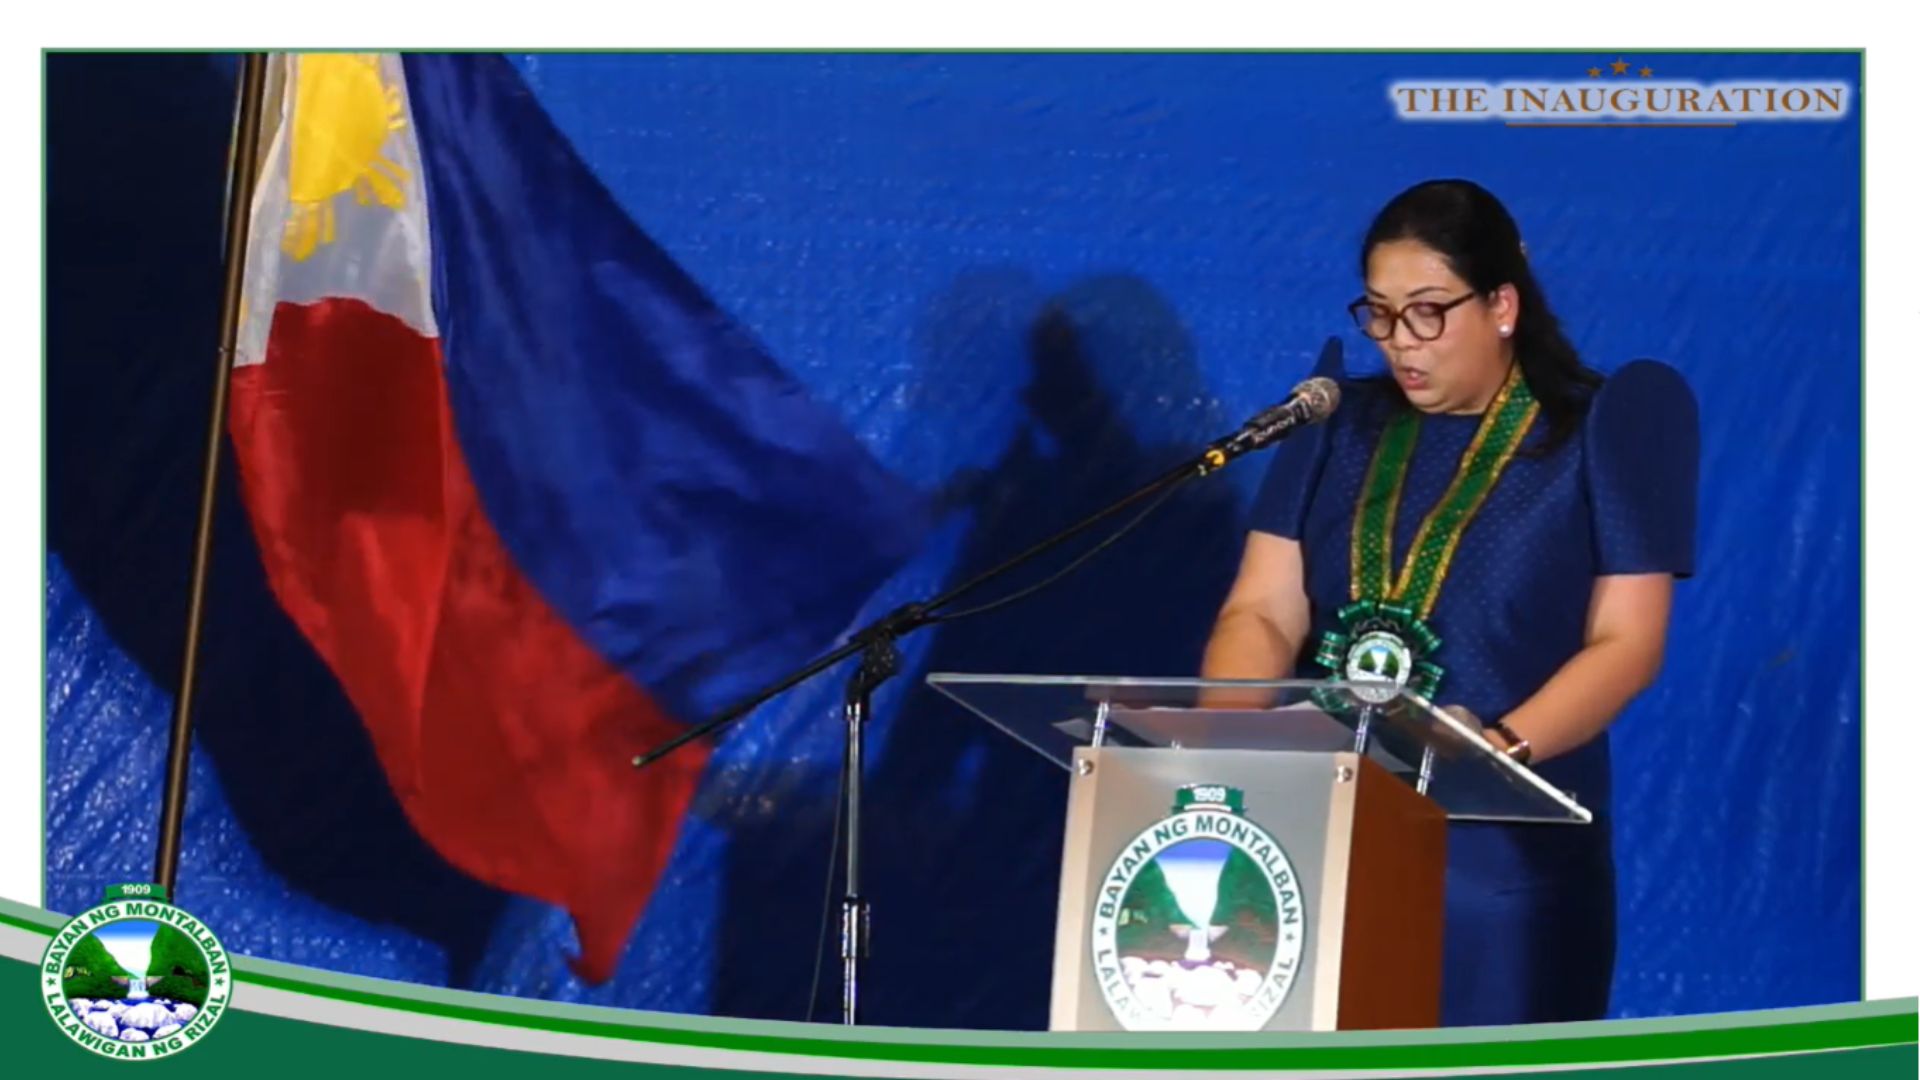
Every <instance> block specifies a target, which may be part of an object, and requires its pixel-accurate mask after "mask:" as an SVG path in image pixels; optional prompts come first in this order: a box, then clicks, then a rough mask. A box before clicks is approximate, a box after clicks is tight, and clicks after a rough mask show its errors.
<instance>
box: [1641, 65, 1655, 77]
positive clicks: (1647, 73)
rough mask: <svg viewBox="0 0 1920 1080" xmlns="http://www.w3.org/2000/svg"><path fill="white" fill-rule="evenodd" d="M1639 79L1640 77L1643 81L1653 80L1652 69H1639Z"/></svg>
mask: <svg viewBox="0 0 1920 1080" xmlns="http://www.w3.org/2000/svg"><path fill="white" fill-rule="evenodd" d="M1640 77H1641V78H1643V79H1651V78H1653V69H1652V68H1650V67H1643V68H1641V69H1640Z"/></svg>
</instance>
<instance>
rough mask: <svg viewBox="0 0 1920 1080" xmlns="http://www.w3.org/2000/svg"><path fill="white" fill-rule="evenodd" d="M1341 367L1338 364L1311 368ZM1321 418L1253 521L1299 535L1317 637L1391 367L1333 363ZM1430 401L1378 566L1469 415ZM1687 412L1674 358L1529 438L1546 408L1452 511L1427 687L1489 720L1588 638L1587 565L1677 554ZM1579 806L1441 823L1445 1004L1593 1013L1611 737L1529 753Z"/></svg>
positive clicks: (1410, 522) (1308, 651)
mask: <svg viewBox="0 0 1920 1080" xmlns="http://www.w3.org/2000/svg"><path fill="white" fill-rule="evenodd" d="M1321 374H1329V375H1337V374H1338V373H1337V372H1321ZM1341 389H1342V391H1343V394H1342V404H1341V406H1340V408H1339V410H1338V411H1337V412H1336V413H1335V414H1334V416H1333V417H1332V419H1330V420H1329V421H1328V422H1327V423H1326V424H1323V425H1320V426H1319V427H1316V428H1311V429H1308V430H1307V431H1305V432H1302V433H1301V434H1300V435H1298V436H1296V437H1295V438H1292V439H1289V440H1288V441H1287V442H1285V443H1282V444H1281V447H1280V449H1279V450H1278V451H1277V453H1276V457H1275V460H1274V461H1273V463H1272V464H1271V466H1270V467H1269V470H1268V473H1267V477H1266V481H1265V483H1264V484H1263V485H1262V487H1261V491H1260V496H1259V499H1258V500H1257V502H1256V504H1255V509H1254V517H1253V523H1252V524H1253V528H1255V529H1256V530H1259V531H1261V532H1267V533H1272V534H1274V535H1276V536H1283V537H1291V538H1294V539H1297V540H1298V541H1299V542H1300V545H1301V549H1302V552H1303V555H1304V558H1305V564H1306V584H1307V595H1308V599H1309V601H1310V602H1311V604H1312V612H1313V615H1312V620H1313V636H1312V638H1311V639H1310V640H1309V641H1308V643H1307V644H1306V645H1305V646H1304V647H1303V648H1302V649H1301V664H1300V669H1299V671H1300V674H1301V676H1302V677H1325V676H1326V675H1328V674H1329V673H1328V672H1324V671H1321V670H1319V669H1318V668H1317V667H1316V666H1315V665H1314V664H1313V663H1312V660H1311V657H1312V655H1313V651H1314V644H1315V643H1316V642H1317V641H1318V640H1319V636H1320V634H1322V633H1323V632H1325V631H1327V630H1329V629H1333V628H1335V622H1334V616H1335V613H1336V612H1337V611H1338V610H1339V608H1340V607H1341V606H1342V605H1343V604H1345V603H1347V602H1348V600H1349V597H1350V593H1349V570H1350V568H1349V565H1348V564H1349V561H1350V555H1349V552H1350V545H1349V538H1350V536H1351V530H1352V526H1353V510H1354V505H1355V503H1356V502H1357V501H1358V499H1359V495H1360V488H1361V485H1362V482H1363V480H1364V478H1365V474H1366V470H1367V465H1368V462H1369V461H1370V460H1371V458H1372V454H1373V450H1374V447H1375V445H1376V444H1377V442H1378V439H1379V434H1380V429H1381V426H1382V425H1383V424H1384V422H1385V420H1386V418H1387V417H1388V416H1390V415H1391V411H1392V410H1393V409H1394V408H1404V407H1406V406H1404V405H1403V404H1401V403H1400V402H1399V400H1398V395H1397V394H1396V393H1395V392H1394V391H1393V389H1392V387H1391V386H1390V384H1385V383H1382V382H1378V381H1354V380H1346V379H1343V380H1342V386H1341ZM1479 423H1480V417H1478V416H1427V417H1424V418H1423V419H1422V421H1421V425H1420V434H1419V440H1418V442H1417V443H1416V445H1415V449H1414V455H1413V460H1412V462H1411V464H1410V465H1409V467H1408V470H1407V477H1406V487H1405V489H1404V494H1403V496H1402V502H1401V506H1400V512H1399V513H1398V514H1397V515H1396V517H1395V522H1394V525H1395V531H1394V537H1393V558H1394V570H1395V572H1398V570H1399V567H1400V564H1401V562H1402V561H1403V560H1404V558H1405V556H1406V552H1407V550H1408V547H1409V545H1411V543H1412V542H1413V536H1414V533H1415V531H1416V530H1417V529H1418V528H1419V524H1420V521H1421V519H1422V518H1423V517H1425V515H1426V513H1427V511H1428V510H1429V509H1431V508H1432V506H1433V504H1434V503H1435V501H1437V500H1438V499H1439V497H1440V495H1441V493H1442V492H1443V491H1444V490H1445V489H1446V487H1447V484H1448V482H1449V481H1450V480H1451V479H1452V478H1453V473H1454V470H1455V468H1456V467H1457V465H1458V464H1459V461H1460V455H1461V453H1462V452H1463V451H1465V449H1466V447H1467V444H1468V443H1469V442H1470V441H1471V440H1472V438H1473V434H1474V431H1475V429H1476V428H1477V427H1478V426H1479ZM1698 425H1699V421H1698V413H1697V409H1696V406H1695V404H1694V399H1693V394H1692V392H1691V391H1690V390H1689V389H1688V387H1687V384H1686V382H1685V380H1683V379H1682V378H1681V377H1680V375H1679V373H1678V372H1676V371H1675V370H1674V369H1672V368H1670V367H1668V366H1666V365H1664V364H1659V363H1655V362H1652V361H1635V362H1633V363H1631V364H1628V365H1626V366H1624V367H1622V368H1621V369H1620V370H1619V371H1618V372H1616V373H1615V374H1613V375H1612V376H1611V377H1609V378H1608V379H1607V381H1606V382H1605V384H1604V385H1603V386H1602V387H1601V388H1600V389H1599V390H1598V391H1596V392H1595V394H1594V396H1593V398H1592V400H1591V402H1590V405H1589V407H1588V410H1587V413H1586V416H1585V417H1584V418H1583V420H1582V423H1581V427H1580V429H1579V430H1578V431H1577V432H1576V433H1575V434H1574V435H1573V436H1571V437H1570V438H1568V439H1567V440H1566V441H1565V442H1563V443H1561V444H1560V445H1559V446H1557V447H1555V448H1553V449H1552V450H1551V451H1547V452H1545V453H1544V454H1539V455H1538V456H1528V451H1536V452H1537V451H1538V450H1539V449H1540V448H1541V447H1542V445H1543V444H1544V443H1545V441H1546V439H1545V437H1546V426H1547V425H1546V419H1545V417H1544V416H1542V417H1541V418H1539V419H1538V420H1536V421H1535V423H1534V426H1533V429H1532V430H1531V431H1530V432H1529V434H1528V436H1527V439H1526V441H1525V442H1524V443H1523V444H1522V447H1521V453H1520V454H1518V455H1516V456H1515V457H1514V459H1513V461H1512V463H1511V464H1510V465H1509V466H1508V467H1507V470H1506V472H1505V473H1504V474H1503V475H1502V477H1501V479H1500V482H1499V484H1498V486H1497V487H1495V489H1494V490H1493V492H1492V494H1491V495H1490V496H1489V497H1488V498H1487V500H1486V502H1485V504H1484V505H1483V506H1482V508H1481V510H1480V513H1479V514H1478V516H1476V517H1475V518H1474V519H1473V521H1472V522H1471V523H1470V524H1469V525H1468V526H1467V530H1466V532H1465V534H1464V535H1463V536H1462V537H1461V540H1460V548H1459V551H1458V554H1457V555H1456V557H1455V559H1454V562H1453V568H1452V571H1451V573H1450V574H1449V576H1448V578H1447V580H1446V583H1445V585H1444V586H1443V587H1442V589H1441V591H1440V596H1439V600H1438V602H1437V604H1436V605H1435V607H1434V610H1433V616H1432V619H1431V623H1432V625H1433V627H1434V630H1435V631H1436V632H1437V633H1438V634H1439V636H1440V638H1441V640H1442V644H1441V647H1440V650H1439V652H1438V654H1437V655H1436V656H1435V657H1434V659H1435V660H1436V661H1437V662H1438V663H1439V664H1440V665H1441V666H1442V667H1444V668H1445V669H1446V673H1447V674H1446V677H1445V679H1444V681H1443V682H1442V684H1441V687H1440V693H1439V698H1440V700H1439V701H1438V702H1436V704H1444V705H1453V704H1458V705H1464V706H1466V707H1467V708H1469V709H1471V710H1473V712H1474V714H1475V715H1477V716H1479V717H1481V718H1482V719H1483V720H1485V721H1487V722H1489V723H1491V722H1492V721H1494V720H1495V719H1498V718H1500V717H1502V716H1505V715H1506V714H1507V713H1509V712H1511V711H1513V709H1515V708H1516V707H1518V706H1519V705H1520V704H1521V703H1522V702H1523V701H1525V700H1526V699H1527V698H1528V697H1530V696H1532V694H1533V693H1534V692H1535V691H1536V690H1538V689H1539V688H1540V687H1541V685H1542V684H1544V683H1545V682H1546V681H1547V680H1548V679H1549V678H1550V677H1551V676H1552V675H1553V674H1554V673H1555V672H1556V671H1558V670H1559V668H1560V667H1561V666H1562V665H1563V664H1565V663H1566V662H1567V661H1568V660H1569V659H1571V658H1572V657H1573V655H1574V654H1575V653H1577V652H1579V651H1580V649H1581V648H1582V646H1583V645H1584V633H1585V621H1586V615H1587V606H1588V601H1589V599H1590V598H1591V594H1592V589H1593V582H1594V578H1596V577H1598V576H1601V575H1607V574H1634V573H1649V572H1661V571H1664V572H1669V573H1672V574H1674V575H1675V576H1677V577H1685V576H1687V575H1689V574H1691V573H1692V571H1693V548H1694V541H1693V538H1694V516H1695V489H1696V485H1697V477H1698V468H1699V465H1698V462H1699V433H1698ZM1537 771H1538V772H1539V773H1540V775H1541V776H1542V777H1543V778H1545V779H1546V780H1547V781H1548V782H1550V783H1552V784H1554V785H1556V786H1558V787H1559V788H1561V789H1562V790H1563V791H1568V792H1571V793H1573V794H1574V796H1575V797H1576V798H1577V799H1578V800H1579V801H1580V803H1581V804H1582V805H1583V806H1585V807H1587V808H1588V809H1590V810H1592V811H1593V813H1594V824H1592V825H1591V826H1585V827H1582V826H1577V825H1509V824H1492V823H1465V822H1459V823H1454V824H1453V825H1452V826H1451V827H1450V828H1449V830H1448V836H1447V913H1446V956H1445V961H1444V975H1443V991H1442V1003H1441V1016H1442V1023H1444V1024H1447V1025H1450V1026H1451V1025H1463V1024H1515V1023H1532V1022H1540V1021H1555V1020H1581V1019H1596V1018H1599V1017H1602V1016H1605V1015H1606V1012H1607V999H1608V992H1609V989H1610V987H1611V984H1612V978H1613V959H1614V876H1613V847H1612V842H1611V840H1612V827H1611V821H1610V818H1611V815H1610V807H1609V799H1610V795H1611V791H1610V788H1611V782H1610V775H1609V764H1608V751H1607V737H1606V736H1605V735H1602V736H1600V737H1599V738H1597V739H1595V740H1594V741H1592V742H1590V743H1588V744H1586V745H1585V746H1582V747H1580V748H1579V749H1577V750H1574V751H1572V752H1570V753H1567V754H1563V755H1561V756H1559V757H1556V758H1554V759H1552V760H1550V761H1546V762H1542V763H1541V764H1540V765H1539V767H1538V770H1537Z"/></svg>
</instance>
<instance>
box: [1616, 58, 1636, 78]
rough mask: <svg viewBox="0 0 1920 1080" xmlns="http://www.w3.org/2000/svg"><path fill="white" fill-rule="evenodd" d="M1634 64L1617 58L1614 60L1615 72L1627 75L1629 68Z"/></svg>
mask: <svg viewBox="0 0 1920 1080" xmlns="http://www.w3.org/2000/svg"><path fill="white" fill-rule="evenodd" d="M1632 66H1633V65H1631V64H1629V63H1627V62H1626V61H1625V60H1615V61H1614V62H1613V73H1614V74H1615V75H1625V74H1626V73H1627V69H1628V68H1629V67H1632Z"/></svg>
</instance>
